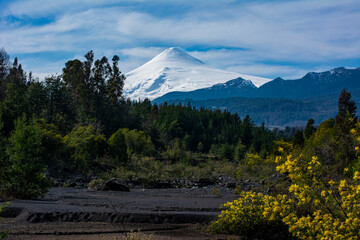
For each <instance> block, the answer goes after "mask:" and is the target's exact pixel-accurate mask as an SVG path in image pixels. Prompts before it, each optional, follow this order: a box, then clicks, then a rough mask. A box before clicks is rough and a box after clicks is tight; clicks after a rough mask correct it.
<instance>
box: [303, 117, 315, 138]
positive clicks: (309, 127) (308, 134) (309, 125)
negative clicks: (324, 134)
mask: <svg viewBox="0 0 360 240" xmlns="http://www.w3.org/2000/svg"><path fill="white" fill-rule="evenodd" d="M314 122H315V121H314V119H312V118H310V119H309V120H308V122H307V124H306V127H305V138H306V139H307V138H309V137H311V135H312V134H313V133H314V132H315V130H316V129H315V127H314Z"/></svg>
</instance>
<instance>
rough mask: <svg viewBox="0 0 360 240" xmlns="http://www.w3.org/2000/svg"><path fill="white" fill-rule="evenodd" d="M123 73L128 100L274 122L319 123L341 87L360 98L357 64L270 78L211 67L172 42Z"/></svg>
mask: <svg viewBox="0 0 360 240" xmlns="http://www.w3.org/2000/svg"><path fill="white" fill-rule="evenodd" d="M125 75H126V81H125V86H124V95H125V97H127V98H130V99H132V100H139V99H141V100H142V99H145V98H148V99H150V100H152V102H153V103H158V104H161V103H164V102H168V103H174V104H177V103H179V102H180V103H182V104H188V103H190V104H191V105H192V106H195V107H197V108H200V107H206V108H209V109H221V110H227V111H230V112H233V113H235V112H236V113H238V114H239V116H240V117H241V118H243V117H245V116H246V115H247V114H249V115H250V116H251V118H252V119H253V120H254V122H255V123H256V124H261V123H263V122H264V123H265V124H266V125H267V126H274V127H284V126H303V125H305V124H306V122H307V120H308V119H309V118H314V120H315V122H316V123H320V122H321V121H323V120H326V119H328V118H330V117H334V116H335V115H336V113H337V100H338V96H339V94H340V92H341V90H342V89H343V88H346V89H347V91H350V92H351V93H352V96H353V99H354V100H355V101H357V100H359V101H358V102H359V103H360V68H356V69H346V68H344V67H339V68H335V69H332V70H330V71H326V72H320V73H315V72H310V73H308V74H306V75H305V76H304V77H302V78H300V79H295V80H284V79H282V78H276V79H274V80H270V79H267V78H261V77H257V76H250V75H244V74H239V73H234V72H229V71H224V70H221V69H217V68H213V67H210V66H208V65H206V64H205V63H204V62H202V61H201V60H199V59H197V58H195V57H193V56H191V55H189V54H187V53H186V52H184V51H182V50H181V49H179V48H175V47H172V48H168V49H166V50H165V51H163V52H161V53H160V54H158V55H157V56H155V57H154V58H153V59H151V60H150V61H148V62H147V63H145V64H144V65H142V66H140V67H138V68H137V69H135V70H133V71H131V72H129V73H127V74H125Z"/></svg>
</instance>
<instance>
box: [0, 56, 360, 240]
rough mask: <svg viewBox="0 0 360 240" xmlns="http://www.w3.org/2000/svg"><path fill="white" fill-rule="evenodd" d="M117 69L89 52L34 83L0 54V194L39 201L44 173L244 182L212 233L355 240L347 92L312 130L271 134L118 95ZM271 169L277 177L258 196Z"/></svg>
mask: <svg viewBox="0 0 360 240" xmlns="http://www.w3.org/2000/svg"><path fill="white" fill-rule="evenodd" d="M118 64H119V57H118V56H114V57H113V58H112V59H111V61H109V60H108V59H107V58H106V57H102V58H101V59H96V60H95V59H94V53H93V51H89V52H88V53H87V54H86V55H85V61H80V60H78V59H75V60H70V61H68V62H66V63H65V65H64V68H63V70H62V74H61V75H53V76H49V77H47V78H46V79H45V80H44V81H39V80H38V79H36V78H34V77H33V76H32V73H31V72H29V73H26V72H25V71H24V69H23V68H22V65H21V64H20V63H19V61H18V59H17V58H14V61H13V62H10V56H9V55H8V54H7V53H6V51H5V50H4V49H2V50H1V51H0V197H1V198H2V199H8V198H10V197H16V198H23V199H32V198H36V197H38V196H41V195H42V194H44V193H46V191H47V190H48V188H49V187H50V186H51V185H52V180H53V179H52V177H54V175H52V172H54V171H57V173H58V174H62V173H63V172H69V171H70V172H73V173H79V174H82V175H84V176H90V177H91V178H92V179H93V180H92V182H91V184H92V185H96V184H98V183H99V182H101V181H103V180H106V179H109V178H113V177H114V178H121V179H134V178H139V177H140V178H141V179H142V180H143V181H147V182H151V181H156V180H159V179H160V180H166V179H173V178H194V177H195V178H201V177H219V176H231V177H234V178H235V179H237V180H238V181H241V180H244V179H249V178H251V179H253V180H254V181H262V182H263V187H260V188H259V189H252V190H251V191H250V192H249V191H243V189H242V188H241V185H238V187H237V188H236V189H235V191H237V193H239V194H240V196H241V198H239V200H238V201H237V202H233V203H229V204H227V205H225V207H226V206H227V207H228V208H229V210H226V211H225V210H224V211H223V213H222V215H220V217H219V220H218V221H217V222H215V223H214V224H213V225H212V227H211V229H212V231H214V232H227V233H232V234H247V235H249V236H250V235H251V234H252V233H254V234H255V233H256V234H262V235H260V236H266V234H267V232H269V231H271V229H274V226H275V228H276V229H282V230H284V229H285V230H284V232H285V233H284V236H285V237H284V239H287V238H288V237H289V234H291V235H292V236H293V237H296V238H302V239H310V237H315V238H316V236H318V235H319V234H320V235H321V234H322V235H324V236H327V235H326V234H328V235H329V236H330V237H331V236H335V235H336V234H338V236H344V237H345V238H339V239H349V237H354V236H355V237H356V236H357V237H359V231H358V229H359V226H360V220H359V213H360V208H359V200H360V195H359V191H360V189H359V185H358V184H357V183H356V182H357V181H358V180H359V179H360V176H359V172H358V171H359V170H360V161H359V158H358V154H359V147H358V145H359V142H360V138H359V135H360V134H359V132H360V131H359V129H360V124H359V122H358V120H357V117H356V106H355V102H354V101H352V100H351V93H349V92H347V91H346V90H345V89H344V90H343V91H342V92H341V93H340V97H339V100H338V113H337V115H336V116H334V118H330V119H329V120H326V121H324V122H322V123H321V124H320V125H319V126H314V120H313V119H309V120H308V122H307V125H306V126H305V127H304V128H303V129H295V128H286V129H285V130H279V129H274V130H269V129H267V128H265V126H264V124H262V125H260V126H257V125H255V124H254V122H253V121H252V119H251V116H249V115H247V116H245V117H244V118H243V119H241V118H240V117H239V116H238V115H237V114H236V113H235V114H232V113H230V112H227V111H220V110H216V111H212V110H208V109H205V108H200V109H196V108H195V107H193V106H191V105H190V103H189V104H187V105H186V104H185V105H184V104H183V105H181V104H178V105H175V104H167V103H164V104H159V105H157V104H151V102H150V101H149V100H147V99H146V100H144V101H131V100H129V99H126V98H125V97H124V95H123V92H122V89H123V86H124V81H126V78H125V76H124V75H123V74H122V73H121V71H120V68H119V66H118ZM277 172H279V173H280V174H282V176H284V178H282V180H281V179H280V180H279V181H277V182H276V185H275V186H272V189H273V190H272V191H271V193H270V194H268V193H267V194H264V189H269V186H270V185H273V184H274V183H273V182H271V181H268V180H267V179H268V178H269V176H270V175H273V174H275V173H277ZM49 176H50V177H49ZM342 179H345V180H342ZM344 181H345V182H344ZM255 192H258V193H255ZM289 196H291V197H289ZM236 211H237V212H236ZM239 212H241V213H242V214H241V215H236V214H239ZM250 213H251V214H250ZM259 213H260V214H259ZM234 216H236V217H234ZM303 217H304V218H303ZM234 219H235V220H234ZM350 221H351V222H352V224H351V226H347V225H346V223H349V222H350ZM247 223H251V226H249V225H246V224H247ZM315 223H316V224H318V226H319V227H318V228H316V227H313V225H314V224H315ZM316 224H315V226H317V225H316ZM331 224H332V225H331ZM330 225H331V226H332V227H331V226H330ZM239 226H242V227H239ZM334 226H335V227H334ZM254 229H255V230H254ZM356 229H357V230H356ZM334 231H337V232H336V233H335V232H334ZM280 232H281V231H280ZM325 232H326V234H325ZM334 234H335V235H334ZM302 236H305V238H303V237H302ZM336 236H337V235H336ZM253 237H254V238H259V235H256V236H253ZM308 237H309V238H308ZM278 239H279V238H278ZM329 239H331V238H329ZM354 239H356V238H354Z"/></svg>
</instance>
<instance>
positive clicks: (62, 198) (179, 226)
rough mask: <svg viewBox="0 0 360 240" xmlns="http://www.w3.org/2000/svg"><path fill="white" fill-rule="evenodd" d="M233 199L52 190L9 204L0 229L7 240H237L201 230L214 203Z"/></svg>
mask: <svg viewBox="0 0 360 240" xmlns="http://www.w3.org/2000/svg"><path fill="white" fill-rule="evenodd" d="M234 199H236V196H235V195H234V194H233V193H232V192H231V191H227V190H225V191H220V192H219V191H217V192H216V194H213V191H212V190H211V189H208V188H203V189H151V190H150V189H147V190H132V191H130V192H111V191H109V192H96V191H92V190H88V189H73V188H52V189H51V190H50V191H49V193H48V194H47V195H46V196H44V197H43V198H41V199H38V200H14V201H12V202H10V207H9V208H8V209H9V210H8V212H7V213H5V216H7V217H6V218H4V219H2V220H1V221H0V231H9V232H10V235H9V237H8V238H7V239H10V240H12V239H24V240H25V239H26V240H35V239H39V240H42V239H50V240H53V239H59V240H60V239H61V240H65V239H66V240H73V239H74V240H75V239H76V240H93V239H94V240H95V239H97V240H98V239H99V240H113V239H114V240H115V239H124V237H125V236H126V235H128V236H129V234H131V232H137V231H140V233H136V234H135V235H138V236H139V235H143V234H145V235H146V236H147V237H150V236H151V237H152V238H151V239H238V238H236V237H234V236H226V235H211V234H209V233H207V232H206V230H205V229H206V226H207V224H209V223H210V222H211V221H212V220H214V219H216V217H217V215H218V214H219V213H220V208H219V207H220V205H221V204H223V203H225V202H227V201H231V200H234ZM133 234H134V233H133Z"/></svg>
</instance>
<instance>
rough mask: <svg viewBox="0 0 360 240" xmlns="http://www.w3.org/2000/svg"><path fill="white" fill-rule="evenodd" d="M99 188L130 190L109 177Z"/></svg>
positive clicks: (104, 189) (105, 189) (103, 189)
mask: <svg viewBox="0 0 360 240" xmlns="http://www.w3.org/2000/svg"><path fill="white" fill-rule="evenodd" d="M99 190H101V191H122V192H130V189H129V188H128V187H127V186H125V185H123V184H121V183H120V182H119V181H118V180H116V179H110V180H109V181H107V182H105V183H104V184H103V185H102V186H100V188H99Z"/></svg>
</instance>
